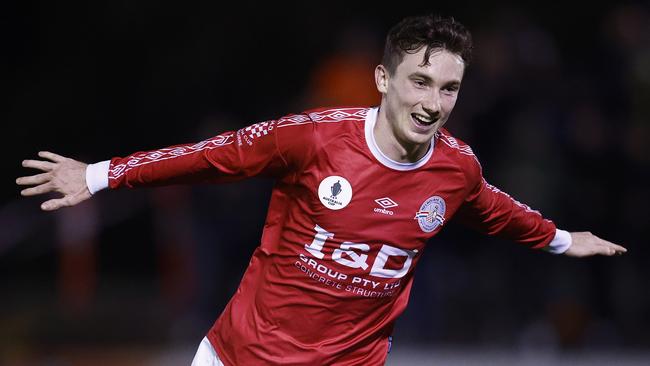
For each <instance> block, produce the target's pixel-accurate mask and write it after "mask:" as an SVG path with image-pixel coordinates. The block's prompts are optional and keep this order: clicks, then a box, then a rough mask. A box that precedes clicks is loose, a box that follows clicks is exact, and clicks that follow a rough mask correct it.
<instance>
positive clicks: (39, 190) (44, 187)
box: [20, 183, 54, 196]
mask: <svg viewBox="0 0 650 366" xmlns="http://www.w3.org/2000/svg"><path fill="white" fill-rule="evenodd" d="M52 191H54V188H53V187H52V185H51V184H50V183H45V184H41V185H40V186H36V187H31V188H27V189H23V190H22V191H20V194H21V195H23V196H36V195H38V194H43V193H48V192H52Z"/></svg>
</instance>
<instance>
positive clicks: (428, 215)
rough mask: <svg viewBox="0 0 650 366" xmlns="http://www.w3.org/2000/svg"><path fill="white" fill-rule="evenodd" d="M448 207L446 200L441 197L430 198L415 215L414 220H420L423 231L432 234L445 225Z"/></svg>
mask: <svg viewBox="0 0 650 366" xmlns="http://www.w3.org/2000/svg"><path fill="white" fill-rule="evenodd" d="M446 207H447V205H446V204H445V200H443V199H442V198H441V197H439V196H433V197H429V198H427V200H426V201H424V203H423V204H422V206H420V210H419V211H418V212H417V213H416V214H415V217H414V219H415V220H418V224H419V225H420V229H422V231H424V232H425V233H430V232H432V231H434V230H435V229H437V228H438V226H440V225H442V224H444V223H445V211H446Z"/></svg>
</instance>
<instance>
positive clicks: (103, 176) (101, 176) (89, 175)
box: [86, 160, 111, 194]
mask: <svg viewBox="0 0 650 366" xmlns="http://www.w3.org/2000/svg"><path fill="white" fill-rule="evenodd" d="M110 165H111V161H110V160H104V161H100V162H99V163H95V164H89V165H88V167H87V168H86V185H87V186H88V190H89V191H90V194H95V193H96V192H99V191H101V190H102V189H106V188H108V168H110Z"/></svg>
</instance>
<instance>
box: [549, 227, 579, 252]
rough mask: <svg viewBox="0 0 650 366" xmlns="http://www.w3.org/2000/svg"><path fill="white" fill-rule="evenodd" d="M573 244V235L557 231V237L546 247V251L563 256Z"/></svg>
mask: <svg viewBox="0 0 650 366" xmlns="http://www.w3.org/2000/svg"><path fill="white" fill-rule="evenodd" d="M571 243H572V240H571V233H569V232H568V231H564V230H560V229H555V237H554V238H553V240H551V242H550V243H549V244H548V245H547V246H546V247H544V250H546V251H547V252H549V253H553V254H562V253H564V252H566V251H567V250H568V249H569V247H570V246H571Z"/></svg>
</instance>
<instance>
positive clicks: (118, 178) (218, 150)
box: [108, 114, 313, 189]
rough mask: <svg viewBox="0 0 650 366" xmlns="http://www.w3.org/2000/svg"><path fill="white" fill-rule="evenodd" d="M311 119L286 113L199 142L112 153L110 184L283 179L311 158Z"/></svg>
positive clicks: (128, 184)
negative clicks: (113, 154) (257, 177)
mask: <svg viewBox="0 0 650 366" xmlns="http://www.w3.org/2000/svg"><path fill="white" fill-rule="evenodd" d="M294 121H301V123H292V122H294ZM310 122H311V121H310V120H309V117H308V116H307V115H302V114H298V115H288V116H285V117H282V118H280V119H278V120H271V121H264V122H260V123H256V124H253V125H250V126H247V127H245V128H242V129H240V130H238V131H228V132H224V133H222V134H220V135H218V136H215V137H212V138H209V139H207V140H204V141H200V142H197V143H191V144H182V145H174V146H170V147H167V148H162V149H157V150H151V151H140V152H136V153H133V154H130V155H128V156H126V157H114V158H113V159H111V161H110V166H109V171H108V183H109V187H110V188H112V189H115V188H120V187H129V188H133V187H143V186H144V187H147V186H162V185H171V184H185V183H227V182H232V181H237V180H241V179H244V178H248V177H252V176H258V175H260V176H269V177H276V178H278V177H282V176H284V175H286V174H290V173H291V172H292V171H295V170H296V169H299V168H300V167H301V166H302V164H303V163H304V161H305V160H306V159H308V157H309V156H310V150H309V149H310V147H311V146H313V144H310V143H309V141H310V139H311V138H312V135H313V126H312V123H310Z"/></svg>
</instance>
